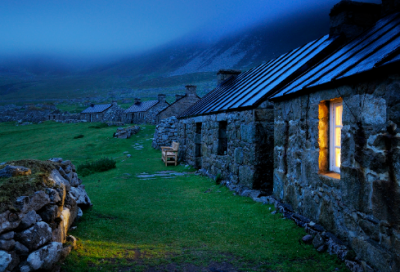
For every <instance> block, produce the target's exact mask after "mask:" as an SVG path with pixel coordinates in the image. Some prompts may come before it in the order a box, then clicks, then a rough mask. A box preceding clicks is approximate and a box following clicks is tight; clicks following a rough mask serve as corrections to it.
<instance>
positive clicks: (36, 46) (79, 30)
mask: <svg viewBox="0 0 400 272" xmlns="http://www.w3.org/2000/svg"><path fill="white" fill-rule="evenodd" d="M337 2H339V0H322V1H321V0H279V1H278V0H246V1H243V0H197V1H192V0H189V1H188V0H146V1H137V0H131V1H129V0H115V1H111V0H18V1H15V0H1V1H0V37H1V38H0V39H1V47H0V55H2V56H18V55H21V54H55V55H64V56H75V57H79V56H86V57H99V56H121V55H123V54H130V53H136V52H140V51H142V50H148V49H151V48H154V47H156V46H159V45H162V44H164V43H167V42H170V41H172V40H174V39H177V38H180V37H182V36H184V35H188V34H191V33H197V32H199V33H200V32H201V31H202V32H203V35H202V37H207V36H208V34H209V37H210V38H213V39H214V38H216V37H219V36H221V35H224V34H226V33H228V32H230V31H234V30H239V29H242V28H244V27H246V26H250V25H252V24H255V23H258V22H261V21H263V22H265V23H271V24H274V23H278V22H279V19H280V18H283V17H286V16H291V15H292V14H293V13H307V12H310V11H311V10H315V9H317V10H320V11H321V12H324V13H326V14H327V16H328V14H329V10H330V8H332V6H333V5H334V4H335V3H337ZM367 2H374V3H380V1H379V0H369V1H367ZM204 33H207V35H204Z"/></svg>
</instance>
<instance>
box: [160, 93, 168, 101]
mask: <svg viewBox="0 0 400 272" xmlns="http://www.w3.org/2000/svg"><path fill="white" fill-rule="evenodd" d="M166 97H167V96H166V95H165V94H159V95H158V102H163V103H165V98H166Z"/></svg>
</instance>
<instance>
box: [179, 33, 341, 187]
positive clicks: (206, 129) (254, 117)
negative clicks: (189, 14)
mask: <svg viewBox="0 0 400 272" xmlns="http://www.w3.org/2000/svg"><path fill="white" fill-rule="evenodd" d="M340 40H341V39H339V38H337V37H330V36H329V35H326V36H324V37H322V38H320V39H317V40H315V41H312V42H310V43H308V44H306V45H304V46H301V47H299V48H297V49H295V50H293V51H291V52H288V53H286V54H283V55H282V56H280V57H278V58H277V59H274V60H271V61H269V62H267V63H264V64H262V65H260V66H258V67H255V68H253V69H251V70H249V71H247V72H243V73H240V72H238V71H234V70H222V71H219V72H218V76H219V81H218V86H217V88H215V89H214V90H213V91H211V92H210V93H208V94H207V95H206V96H204V97H203V98H202V99H201V100H199V101H198V102H197V103H196V104H194V105H193V106H192V107H190V108H189V109H188V110H186V111H185V112H184V113H182V114H181V115H180V116H179V117H178V118H179V119H180V122H179V126H178V130H179V132H178V135H179V139H180V140H179V142H180V159H181V160H183V161H185V162H187V163H188V164H190V165H192V166H195V167H197V168H202V169H203V171H205V172H207V174H209V175H211V176H217V175H220V177H221V178H222V179H226V180H229V181H230V186H240V187H242V188H250V189H261V190H262V191H264V192H265V193H267V194H271V193H272V188H273V182H272V181H273V151H272V150H273V143H274V109H273V104H272V103H271V102H269V101H268V100H267V98H268V97H270V95H271V94H273V93H275V92H277V91H278V90H279V89H280V88H281V87H283V86H285V85H286V84H287V83H288V82H290V81H291V80H293V79H294V78H296V76H298V75H300V74H301V72H302V71H304V70H305V69H306V68H307V67H311V66H312V65H313V64H315V63H316V62H317V61H318V60H321V59H322V58H324V57H325V56H326V55H328V54H329V53H331V52H332V51H333V50H334V49H336V48H337V47H338V46H339V44H340Z"/></svg>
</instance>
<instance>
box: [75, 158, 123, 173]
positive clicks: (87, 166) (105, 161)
mask: <svg viewBox="0 0 400 272" xmlns="http://www.w3.org/2000/svg"><path fill="white" fill-rule="evenodd" d="M116 164H117V162H116V161H115V160H113V159H110V158H102V159H99V160H97V161H94V162H86V163H84V164H80V165H78V169H77V170H78V173H79V175H81V176H82V177H86V176H88V175H91V174H93V173H96V172H104V171H107V170H110V169H113V168H116Z"/></svg>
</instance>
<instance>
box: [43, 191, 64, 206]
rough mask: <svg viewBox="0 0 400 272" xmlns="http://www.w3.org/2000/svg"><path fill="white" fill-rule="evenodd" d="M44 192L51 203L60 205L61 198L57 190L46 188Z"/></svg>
mask: <svg viewBox="0 0 400 272" xmlns="http://www.w3.org/2000/svg"><path fill="white" fill-rule="evenodd" d="M46 193H47V194H48V195H49V198H50V202H51V203H52V204H56V205H58V206H61V205H62V199H61V197H60V194H59V193H58V192H57V190H55V189H51V188H47V189H46Z"/></svg>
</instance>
